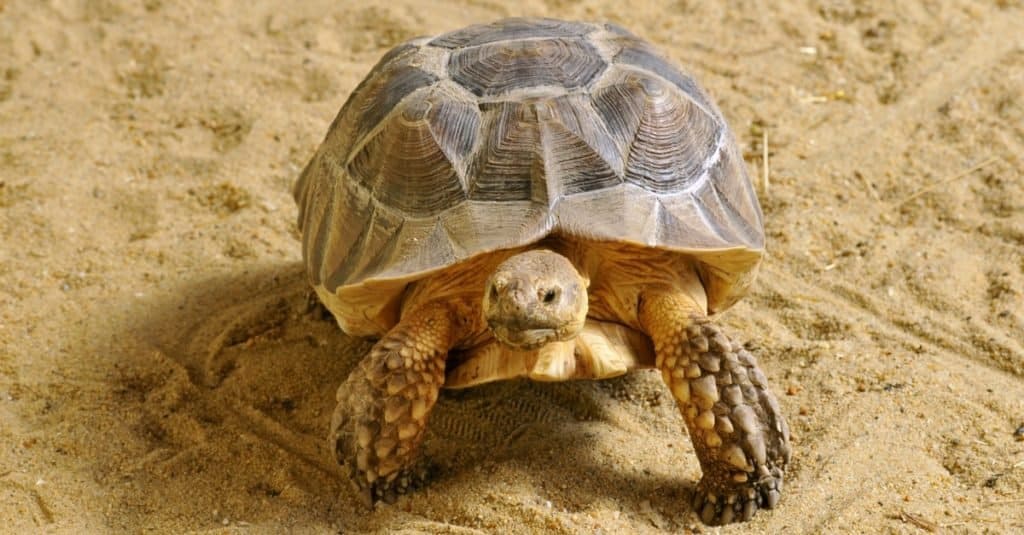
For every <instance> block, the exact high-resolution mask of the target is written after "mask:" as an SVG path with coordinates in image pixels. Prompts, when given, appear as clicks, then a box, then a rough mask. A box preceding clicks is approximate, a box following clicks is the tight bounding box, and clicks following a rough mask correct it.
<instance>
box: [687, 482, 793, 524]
mask: <svg viewBox="0 0 1024 535" xmlns="http://www.w3.org/2000/svg"><path fill="white" fill-rule="evenodd" d="M764 472H765V473H764V475H762V476H761V477H759V478H758V479H757V480H755V481H753V482H752V483H750V482H743V483H739V484H738V483H737V482H736V480H737V479H742V477H745V476H746V474H743V473H742V472H738V473H735V474H733V475H731V476H726V477H728V478H729V479H728V480H726V481H723V480H722V479H721V478H717V477H713V476H711V474H705V476H704V477H703V478H702V479H701V481H700V483H699V484H698V485H697V489H696V491H695V492H694V495H693V503H692V506H693V511H694V512H695V513H697V515H698V516H700V519H701V522H704V523H705V524H708V525H711V526H720V525H724V524H729V523H732V522H746V521H747V520H750V519H751V518H753V516H754V513H756V512H757V511H758V509H774V508H775V505H776V504H777V503H779V498H781V497H782V476H783V474H782V470H781V469H779V468H773V469H771V470H764ZM734 478H735V479H734Z"/></svg>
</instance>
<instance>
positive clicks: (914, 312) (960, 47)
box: [0, 0, 1024, 533]
mask: <svg viewBox="0 0 1024 535" xmlns="http://www.w3.org/2000/svg"><path fill="white" fill-rule="evenodd" d="M385 4H387V6H386V7H385ZM417 4H418V2H411V1H405V2H403V1H398V2H390V3H383V2H381V3H379V5H378V6H374V7H365V3H362V2H338V1H317V2H304V3H302V4H300V5H296V6H294V7H288V8H282V7H279V6H278V5H277V3H275V2H267V1H259V2H241V1H230V0H223V1H219V2H199V1H183V2H171V1H161V0H144V1H127V0H95V1H79V2H76V1H71V0H68V1H49V2H43V1H34V0H23V1H2V0H0V237H2V242H0V244H2V245H0V446H2V447H0V522H2V523H0V526H2V527H0V530H4V531H10V532H23V531H40V530H43V531H47V532H64V533H69V532H75V533H78V532H125V531H128V532H138V531H150V530H152V531H157V532H181V531H222V530H223V531H253V532H279V531H285V530H294V531H296V532H329V531H337V530H341V531H343V532H346V533H349V532H352V533H354V532H380V533H383V532H389V533H391V532H406V533H420V532H426V533H477V532H509V533H527V532H551V533H594V532H598V531H600V532H603V533H632V532H637V533H643V532H662V531H666V532H680V531H687V530H696V531H701V530H704V529H706V528H702V527H701V526H700V524H699V523H698V522H697V520H696V517H695V516H694V514H693V513H692V512H691V511H690V509H689V506H688V503H689V497H690V495H691V493H692V489H693V487H694V485H695V483H696V481H697V479H698V478H699V467H698V464H697V461H696V458H695V457H694V455H693V452H692V447H691V445H690V443H689V440H688V438H687V437H686V435H685V432H684V431H682V430H681V420H680V418H679V416H678V414H677V413H676V411H675V408H674V406H673V404H672V402H671V398H670V397H669V396H668V395H667V393H666V391H665V389H664V387H663V386H662V384H661V383H660V380H659V379H658V377H657V376H656V375H655V374H653V373H650V372H641V373H637V374H634V375H631V376H627V377H625V378H621V379H617V380H612V381H607V382H601V383H591V382H578V383H567V384H553V385H551V384H531V383H526V382H509V383H502V384H495V385H488V386H484V387H481V388H477V389H472V390H468V391H462V392H457V393H450V394H447V395H446V396H445V397H444V398H443V400H442V402H441V404H440V406H439V408H438V409H437V411H436V413H435V416H434V419H433V421H432V431H431V434H430V436H429V438H428V440H427V443H426V449H427V452H428V453H429V454H430V455H432V456H433V457H434V458H435V459H436V460H437V461H438V463H439V464H440V465H441V466H442V467H444V468H445V471H444V472H443V474H442V475H440V476H439V477H438V478H437V479H435V480H434V481H433V483H432V485H431V486H429V487H428V488H427V489H425V490H423V491H420V492H418V493H417V494H415V495H412V496H410V497H406V498H403V499H401V500H400V501H399V502H398V503H397V504H395V505H393V506H385V507H380V508H378V509H377V510H376V511H373V512H367V511H365V510H363V509H361V508H360V507H359V506H357V505H356V504H357V502H356V501H355V499H354V496H353V494H352V492H351V490H350V488H349V485H348V483H347V482H346V481H345V480H344V479H343V477H342V475H341V471H340V470H339V468H338V467H337V466H335V464H334V462H333V461H332V459H331V456H330V454H329V451H328V449H327V447H326V443H325V440H324V438H325V436H326V432H327V426H328V420H329V416H330V413H331V410H332V405H333V396H334V390H335V388H336V386H337V385H338V384H339V383H340V382H341V380H342V379H343V378H344V377H345V375H346V373H347V371H348V370H349V369H351V367H352V366H353V364H354V363H355V362H356V360H357V359H358V358H359V356H360V355H361V354H362V353H363V352H364V351H365V350H366V348H367V347H368V346H367V345H366V344H365V343H363V342H359V341H355V340H352V339H349V338H347V337H345V336H344V335H343V334H341V333H340V332H338V329H336V328H335V327H334V325H333V324H332V323H331V322H330V321H328V320H324V319H323V318H321V317H318V316H317V315H316V314H314V313H312V312H310V311H309V309H308V307H307V301H306V290H305V283H304V280H303V276H302V273H301V267H300V265H299V257H300V253H299V246H298V242H297V240H296V236H295V229H294V219H295V213H296V210H295V207H294V203H293V201H292V199H291V197H290V190H291V184H292V183H293V181H294V179H295V178H296V176H297V173H298V171H299V169H300V168H301V167H302V166H303V165H304V164H305V162H306V160H307V159H308V158H309V156H310V155H311V154H312V152H313V151H314V150H315V148H316V146H317V144H318V143H319V141H320V139H321V138H322V136H323V135H324V133H325V131H326V128H327V126H328V124H329V123H330V121H331V120H332V118H333V117H334V115H335V113H336V111H337V109H338V108H339V107H340V106H341V104H342V102H343V101H344V100H345V98H346V96H347V94H348V92H349V91H350V90H351V89H352V88H353V87H354V86H355V84H356V83H358V81H359V80H360V79H361V78H362V76H363V75H364V74H365V72H366V71H367V70H368V68H369V67H370V66H371V65H372V64H373V63H374V62H375V61H376V59H377V58H378V57H379V56H380V55H381V54H382V53H383V52H384V51H385V50H386V49H388V48H389V47H390V46H392V45H394V44H396V43H397V42H398V41H400V40H403V39H405V38H408V37H412V36H414V35H420V34H430V33H438V32H441V31H444V30H449V29H454V28H456V27H460V26H463V25H466V24H469V23H473V22H480V21H486V20H490V19H494V18H498V17H502V16H508V15H523V14H528V15H549V16H559V17H564V18H582V19H589V20H612V21H616V22H618V23H620V24H622V25H624V26H626V27H629V28H632V29H634V30H635V31H636V32H638V33H639V34H641V35H643V36H644V37H646V38H648V39H650V40H651V41H653V42H655V43H656V44H657V45H658V46H659V47H660V48H661V49H663V50H664V51H665V53H666V54H667V55H668V56H670V57H671V58H672V59H673V60H675V61H678V62H680V63H681V64H683V65H686V66H688V68H690V69H691V70H692V71H693V72H694V73H696V74H697V75H698V77H699V78H700V79H701V80H702V83H703V84H704V85H705V86H706V87H707V88H708V90H709V91H710V92H711V93H712V94H713V95H714V96H715V98H716V99H717V101H718V103H719V104H720V106H721V107H722V109H723V111H724V113H725V114H726V116H727V117H728V119H729V120H730V122H731V124H732V125H733V127H734V129H735V131H736V134H737V136H738V138H739V140H740V143H741V145H742V146H743V148H744V150H745V151H746V152H747V158H748V164H749V165H750V168H751V172H752V174H753V175H754V176H756V177H758V178H757V182H758V184H757V187H758V191H759V194H760V195H761V199H762V204H763V207H764V211H765V217H766V221H767V234H768V238H769V249H770V256H769V258H768V259H767V261H766V264H765V266H764V270H763V272H762V276H761V279H760V281H759V283H758V285H757V288H756V290H755V291H754V292H753V293H752V295H750V296H749V297H748V298H747V299H746V300H744V301H743V302H741V303H740V304H739V305H737V306H736V307H734V308H733V309H731V310H729V311H728V312H726V313H725V314H723V315H722V317H721V319H720V321H721V322H722V323H724V324H725V325H727V326H728V328H729V329H730V331H731V332H733V333H735V334H738V335H740V336H742V337H745V338H748V339H750V340H752V341H753V342H754V343H755V344H756V346H757V348H758V352H759V353H760V354H761V358H762V362H763V363H764V364H765V366H766V368H767V372H768V375H769V378H770V380H771V382H772V383H773V384H774V386H775V389H776V390H777V392H778V393H779V394H780V398H781V403H782V406H783V409H784V411H785V412H786V414H788V416H789V419H790V423H791V426H792V428H793V434H794V435H795V437H794V447H795V458H794V461H793V464H792V468H791V469H790V471H789V472H788V474H787V486H786V488H787V492H786V494H785V496H784V497H783V500H782V502H781V504H780V506H779V508H778V509H776V510H774V511H771V512H768V513H761V514H759V515H758V516H757V517H756V518H755V520H754V521H753V522H751V523H749V524H746V525H742V526H733V527H729V528H725V529H722V530H721V531H722V532H728V533H738V532H745V531H747V530H749V531H750V532H767V533H780V532H786V533H843V532H849V533H867V532H872V533H874V532H892V533H917V532H922V531H923V530H928V529H936V530H944V531H946V532H949V533H961V532H969V533H1006V532H1013V531H1024V441H1022V438H1024V437H1021V436H1015V430H1017V429H1018V428H1019V427H1020V426H1022V425H1024V306H1022V303H1024V252H1022V251H1024V176H1022V171H1021V170H1022V168H1024V162H1022V160H1021V154H1024V89H1022V88H1024V37H1022V36H1024V32H1022V31H1021V28H1022V27H1024V12H1022V6H1021V2H1019V1H1014V0H1001V1H994V2H984V1H972V0H932V1H929V2H924V3H921V4H917V3H899V4H901V5H902V4H906V5H903V6H902V7H893V6H892V5H891V4H890V3H889V2H882V1H866V0H865V1H856V0H837V1H814V0H811V1H795V0H784V1H782V2H759V1H738V2H735V3H733V4H732V5H731V6H729V7H725V6H721V5H719V3H717V2H688V1H679V2H674V3H671V5H670V4H669V3H660V2H636V1H634V2H616V1H612V0H592V1H585V2H580V3H575V2H569V1H565V0H549V1H541V0H522V1H520V2H516V3H515V5H516V6H517V7H516V8H508V7H503V3H500V2H489V1H486V0H477V1H471V2H466V3H458V2H432V3H431V4H433V5H431V6H430V7H420V6H418V5H417ZM424 4H426V3H424ZM764 133H766V134H767V138H768V145H769V148H770V150H769V152H770V158H769V159H770V164H771V170H770V181H769V182H768V183H766V182H764V181H763V180H762V179H761V178H760V177H761V174H762V160H761V153H762V141H763V139H764V137H763V136H764ZM1021 433H1024V430H1021V431H1018V435H1019V434H1021ZM712 531H713V530H712Z"/></svg>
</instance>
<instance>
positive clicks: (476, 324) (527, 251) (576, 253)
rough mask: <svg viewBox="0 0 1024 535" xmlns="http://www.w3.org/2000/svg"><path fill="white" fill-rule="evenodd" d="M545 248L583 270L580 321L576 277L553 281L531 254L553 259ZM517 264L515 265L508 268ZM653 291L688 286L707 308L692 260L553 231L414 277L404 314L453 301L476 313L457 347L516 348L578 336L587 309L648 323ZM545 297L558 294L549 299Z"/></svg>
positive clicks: (461, 310) (589, 313)
mask: <svg viewBox="0 0 1024 535" xmlns="http://www.w3.org/2000/svg"><path fill="white" fill-rule="evenodd" d="M542 250H543V251H547V252H548V253H547V255H550V254H551V253H555V254H557V255H559V256H561V257H562V258H564V260H565V261H566V264H567V266H571V269H572V271H574V272H575V275H576V276H577V277H578V278H577V279H576V280H577V281H578V282H579V285H580V287H579V288H578V290H579V291H580V292H582V294H583V295H582V297H583V303H582V306H583V312H582V315H579V316H578V318H579V321H578V322H577V321H570V317H571V316H573V315H574V314H578V312H579V309H578V307H573V306H572V305H571V301H572V298H573V297H574V295H573V292H574V291H575V290H576V289H575V288H572V287H571V286H572V285H571V284H568V285H567V284H566V283H571V282H572V280H573V279H572V277H568V276H564V277H557V276H556V277H555V279H556V281H555V282H559V281H560V283H559V284H552V282H553V281H552V278H551V277H547V276H545V273H544V272H543V269H544V267H545V266H544V264H543V262H541V263H539V264H538V263H536V262H531V260H537V258H530V256H534V257H537V256H540V257H541V258H540V260H542V261H543V260H545V259H544V258H543V255H538V252H540V251H542ZM513 257H516V258H513ZM547 260H551V259H550V258H547ZM516 264H518V266H517V265H516ZM510 265H511V267H512V269H511V270H509V269H506V268H508V267H510ZM516 268H518V269H516ZM510 275H511V276H510ZM515 275H520V276H518V277H517V276H515ZM524 276H525V277H524ZM495 283H497V286H498V287H500V288H496V287H495V286H496V284H495ZM552 290H554V292H552ZM645 291H672V292H681V293H684V294H686V295H688V296H689V297H690V298H691V299H692V300H693V301H694V305H695V307H696V308H698V309H701V310H705V311H706V310H707V299H706V297H705V293H704V287H703V285H702V284H701V281H700V279H699V277H698V276H697V272H696V270H695V269H694V266H693V263H692V261H690V260H689V259H687V258H685V257H680V255H676V254H670V253H663V252H658V251H654V250H650V249H643V248H641V247H639V246H631V245H626V244H618V243H588V242H583V243H580V242H573V241H566V240H561V239H558V238H554V237H553V238H548V239H545V240H543V241H541V242H539V243H537V244H534V245H532V246H530V247H524V248H520V249H511V250H505V251H498V252H495V253H491V254H488V255H483V256H482V257H479V258H474V259H471V260H469V261H466V262H462V263H461V264H459V265H457V266H453V267H450V268H448V269H445V270H443V271H441V272H440V273H438V274H436V275H434V276H431V277H427V278H424V279H422V280H420V281H418V282H416V283H414V284H412V285H410V286H409V288H408V289H407V290H406V293H405V295H404V297H403V300H402V315H403V316H404V315H406V314H407V313H408V312H409V311H411V310H414V309H416V308H417V307H419V306H421V305H422V304H425V303H427V302H431V301H445V302H449V303H452V304H453V306H455V307H456V308H457V309H458V314H459V315H460V316H463V317H466V318H470V317H471V318H473V321H471V322H467V325H468V327H467V328H466V332H464V333H462V334H461V335H460V336H459V339H458V340H457V342H456V346H455V347H454V348H453V349H468V348H472V347H476V346H478V345H481V344H484V343H490V342H492V341H493V340H494V339H497V340H498V341H499V342H501V343H502V344H503V345H506V346H508V347H510V348H511V349H517V350H530V349H536V348H538V347H540V346H542V345H544V344H545V343H548V342H551V341H554V340H566V339H572V337H574V336H575V335H576V333H577V332H578V331H579V329H580V328H582V321H583V320H584V319H585V318H586V317H592V318H595V319H600V320H604V321H612V322H615V323H620V324H623V325H625V326H627V327H631V328H633V329H637V330H640V322H639V319H638V317H637V307H638V305H639V301H640V298H641V296H642V294H643V292H645ZM552 293H554V294H556V295H554V296H552V295H551V294H552ZM498 294H501V295H498ZM510 297H515V299H510ZM545 297H547V298H548V299H549V300H551V301H550V302H549V303H547V304H546V303H545V302H544V301H545ZM556 301H557V303H556ZM550 305H556V306H550ZM548 309H552V310H548ZM546 311H547V312H550V313H546ZM559 318H562V319H563V320H565V321H558V319H559ZM548 329H550V330H551V331H552V332H548Z"/></svg>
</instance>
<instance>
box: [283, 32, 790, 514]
mask: <svg viewBox="0 0 1024 535" xmlns="http://www.w3.org/2000/svg"><path fill="white" fill-rule="evenodd" d="M744 166H745V164H744V162H743V160H742V158H741V155H740V152H739V150H738V148H737V146H736V143H735V140H734V139H733V137H732V134H731V133H730V131H729V129H728V127H727V126H726V123H725V120H724V119H723V117H722V114H721V112H719V110H718V109H717V108H716V106H715V104H714V103H713V102H712V101H711V99H710V98H709V97H708V95H707V94H706V93H705V92H704V91H703V90H701V88H700V87H698V85H697V83H696V82H695V81H694V80H693V78H691V77H690V76H688V75H686V74H684V73H682V72H680V71H679V70H677V69H676V68H675V67H674V66H672V65H671V64H670V63H669V62H667V61H666V60H665V59H664V58H663V57H661V56H660V55H659V54H658V53H657V52H656V51H655V50H654V49H653V48H652V47H651V46H650V45H649V44H647V43H646V42H644V41H643V40H641V39H639V38H638V37H636V36H635V35H633V34H632V33H630V32H628V31H627V30H624V29H623V28H621V27H618V26H616V25H613V24H587V23H577V22H564V21H558V20H552V19H509V20H502V21H499V22H495V23H493V24H486V25H476V26H470V27H468V28H464V29H461V30H458V31H454V32H451V33H446V34H443V35H440V36H436V37H425V38H418V39H413V40H411V41H408V42H406V43H403V44H401V45H399V46H397V47H395V48H394V49H393V50H391V51H390V52H388V53H387V54H386V55H385V56H384V57H383V58H382V59H381V60H380V62H379V63H377V65H376V66H375V67H374V68H373V70H372V71H370V73H369V74H368V75H367V77H366V79H365V80H363V82H362V83H360V84H359V86H358V87H357V88H356V89H355V91H354V92H353V93H352V95H351V96H350V97H349V99H348V101H347V102H346V103H345V105H344V106H343V107H342V109H341V111H340V112H339V113H338V116H337V118H336V119H335V120H334V122H333V123H332V124H331V126H330V129H329V130H328V132H327V136H326V138H325V139H324V141H323V143H322V144H321V145H320V147H319V149H318V150H317V152H316V154H315V155H314V156H313V158H312V159H311V161H310V162H309V164H308V165H307V166H306V168H305V169H304V170H303V172H302V174H301V176H300V177H299V179H298V182H297V183H296V185H295V192H294V193H295V199H296V201H297V203H298V205H299V217H298V225H299V228H300V230H301V232H302V245H303V247H302V252H303V258H304V260H305V265H306V268H307V271H308V276H309V278H310V281H311V283H312V285H313V287H314V289H315V291H316V293H317V295H318V296H319V298H320V300H321V301H322V302H323V304H324V305H325V306H326V307H327V309H329V310H330V311H331V313H332V314H333V315H334V317H335V318H336V319H337V322H338V324H339V325H340V327H341V328H342V329H343V330H344V331H345V332H347V333H349V334H351V335H354V336H367V337H375V338H379V341H377V342H376V344H375V345H374V346H373V347H372V349H371V350H370V352H369V354H368V355H367V356H366V357H365V358H364V359H363V360H362V361H361V362H360V364H359V365H358V366H357V367H356V368H355V370H354V371H353V372H352V373H351V375H350V376H349V377H348V378H347V380H345V382H344V383H343V384H342V385H341V387H340V389H339V390H338V407H337V410H336V412H335V414H334V417H333V420H332V424H331V441H332V447H333V448H334V451H335V452H336V454H337V456H338V460H339V462H342V463H344V464H346V465H347V466H348V467H349V469H350V472H351V475H352V479H353V480H354V482H355V484H356V485H357V486H358V487H359V489H361V492H362V493H363V494H364V496H367V497H368V499H369V501H370V503H373V502H376V501H377V500H379V499H385V500H388V501H390V500H393V499H394V497H395V495H396V493H398V492H403V491H405V490H407V487H408V486H409V485H410V482H411V481H412V480H413V479H414V474H416V473H417V469H416V467H417V465H418V459H417V450H418V446H419V444H420V442H421V441H422V439H423V436H424V429H425V427H426V425H427V420H428V418H429V416H430V411H431V408H432V407H433V406H434V403H435V402H436V401H437V398H438V393H439V391H440V389H441V388H443V387H449V388H452V387H466V386H471V385H474V384H479V383H483V382H487V381H494V380H499V379H508V378H513V377H528V378H532V379H535V380H542V381H561V380H568V379H601V378H607V377H614V376H617V375H621V374H623V373H626V372H628V371H630V370H634V369H639V368H657V369H658V370H660V371H661V376H662V378H663V379H664V381H665V383H666V385H667V386H668V389H669V390H670V391H671V393H672V396H673V397H674V398H675V400H676V402H677V404H678V406H679V410H680V412H681V413H682V416H683V419H684V420H685V422H686V426H687V428H688V430H689V434H690V437H691V439H692V440H693V445H694V450H695V451H696V453H697V456H698V457H699V458H700V464H701V467H702V469H703V477H702V479H701V481H700V483H699V484H698V486H697V489H696V491H695V496H694V501H693V507H694V510H695V512H696V513H697V514H698V515H699V516H700V518H701V519H702V520H703V521H704V522H706V523H711V524H724V523H728V522H732V521H739V520H747V519H749V518H750V517H751V516H752V515H753V514H754V513H755V512H756V511H757V510H758V509H759V508H771V507H774V506H775V505H776V503H777V502H778V499H779V496H780V492H781V490H782V478H783V471H784V469H785V467H786V464H787V462H788V461H789V456H790V447H789V431H788V428H787V426H786V422H785V419H784V418H783V416H782V413H781V411H780V409H779V405H778V402H777V400H776V398H775V396H774V395H773V394H772V392H771V391H770V390H769V388H768V383H767V381H766V379H765V375H764V373H762V371H761V369H760V368H759V367H758V364H757V361H756V360H755V359H754V357H753V356H752V355H751V354H750V353H749V352H748V351H746V350H745V349H743V347H742V346H741V345H740V344H738V343H736V342H735V341H733V340H731V339H729V338H728V337H727V336H726V335H725V334H723V332H722V330H721V329H720V328H719V327H717V326H716V325H715V324H714V323H711V322H710V321H709V320H708V316H709V315H711V314H714V313H716V312H720V311H722V310H724V309H725V308H727V307H729V306H730V305H732V304H733V303H734V302H735V301H736V300H737V299H739V298H740V297H741V296H742V295H743V294H744V293H745V292H746V291H747V289H748V288H749V287H750V285H751V283H752V282H753V280H754V277H755V274H756V271H757V268H758V265H759V263H760V261H761V257H762V255H763V253H764V232H763V228H762V223H761V211H760V207H759V205H758V201H757V198H756V196H755V193H754V191H753V189H752V186H751V184H750V181H749V178H748V177H747V174H746V170H745V167H744Z"/></svg>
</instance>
